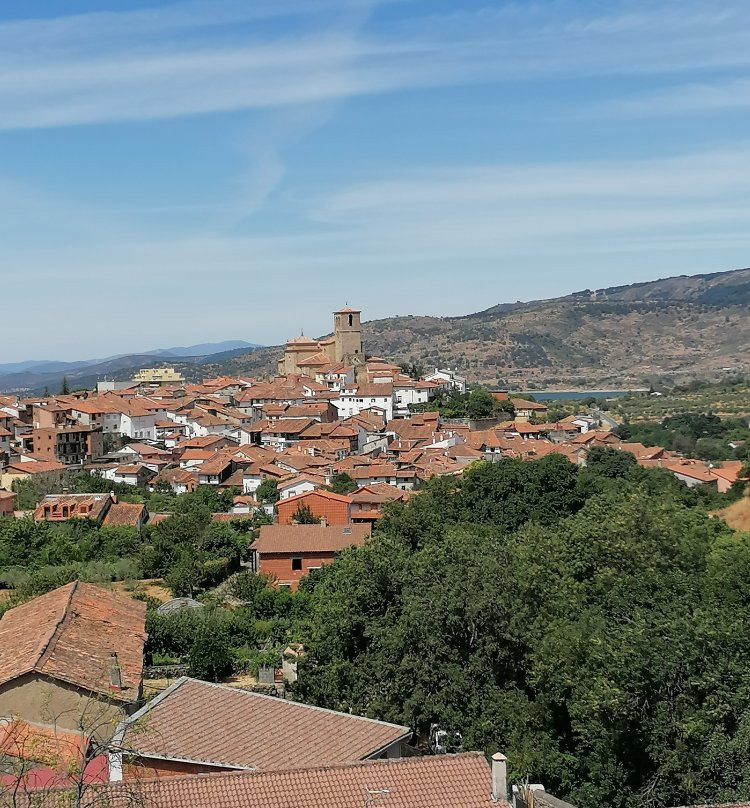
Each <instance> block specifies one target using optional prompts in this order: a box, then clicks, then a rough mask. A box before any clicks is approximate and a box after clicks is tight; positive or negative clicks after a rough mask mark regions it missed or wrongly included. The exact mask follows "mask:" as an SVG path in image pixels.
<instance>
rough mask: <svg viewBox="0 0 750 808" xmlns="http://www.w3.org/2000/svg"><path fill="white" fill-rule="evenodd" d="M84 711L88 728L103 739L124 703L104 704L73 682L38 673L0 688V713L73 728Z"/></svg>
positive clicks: (119, 717)
mask: <svg viewBox="0 0 750 808" xmlns="http://www.w3.org/2000/svg"><path fill="white" fill-rule="evenodd" d="M84 714H85V715H86V716H87V718H86V719H85V720H84V724H85V725H86V729H87V731H89V732H90V734H92V735H94V736H95V737H96V738H98V739H99V740H104V739H106V738H108V737H111V736H112V734H113V733H114V731H115V728H116V727H117V724H118V723H119V722H120V721H122V719H123V718H124V717H125V705H118V704H107V703H106V701H104V700H99V699H96V698H94V697H92V696H91V695H90V694H88V693H86V692H85V691H82V690H79V689H78V688H76V687H75V686H74V685H70V684H68V683H66V682H61V681H59V680H53V679H49V678H47V677H44V676H39V675H38V674H27V675H25V676H20V677H19V678H17V679H14V680H13V681H11V682H7V683H6V684H4V685H2V686H1V687H0V716H16V717H18V718H23V719H25V720H26V721H31V722H35V723H38V724H54V725H55V726H58V727H60V728H62V729H69V730H73V731H76V730H78V729H79V725H80V721H81V716H82V715H84Z"/></svg>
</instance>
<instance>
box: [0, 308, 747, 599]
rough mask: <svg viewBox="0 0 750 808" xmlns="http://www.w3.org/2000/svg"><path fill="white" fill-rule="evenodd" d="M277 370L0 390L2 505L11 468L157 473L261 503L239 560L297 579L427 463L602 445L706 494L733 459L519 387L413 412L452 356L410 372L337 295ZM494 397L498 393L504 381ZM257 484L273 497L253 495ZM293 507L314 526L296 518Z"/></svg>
mask: <svg viewBox="0 0 750 808" xmlns="http://www.w3.org/2000/svg"><path fill="white" fill-rule="evenodd" d="M279 370H280V371H282V375H279V376H276V377H274V378H272V379H270V380H269V379H265V380H259V379H253V378H227V377H222V378H215V379H206V380H204V381H203V382H202V383H200V384H183V383H168V384H163V383H158V382H153V381H151V382H147V383H144V382H138V383H133V384H123V385H118V386H117V389H113V385H111V384H110V383H105V384H104V385H102V388H103V389H101V390H97V391H80V392H75V393H71V394H67V395H57V396H46V397H38V398H25V399H22V398H18V397H16V396H0V515H3V514H5V515H12V514H13V513H14V512H15V511H14V502H13V494H12V493H11V488H12V485H13V482H14V481H15V480H21V479H28V478H34V477H40V476H41V477H43V478H45V479H50V478H51V480H52V482H53V485H52V486H51V487H54V478H55V477H56V476H57V477H60V478H62V476H63V475H64V473H65V472H66V471H67V470H70V469H83V470H86V471H89V472H91V473H93V474H97V475H99V476H101V477H102V478H104V479H105V480H108V481H111V482H112V483H118V484H124V485H132V486H140V487H148V488H150V489H152V490H153V488H154V487H155V486H168V487H169V488H171V490H172V491H173V492H174V493H175V494H182V493H186V492H191V491H194V490H195V489H196V488H197V487H198V486H201V485H208V486H217V487H218V488H224V489H230V490H232V491H233V492H235V497H234V505H233V507H232V508H231V511H230V512H228V513H224V514H215V515H214V518H215V519H217V520H223V521H229V520H232V519H241V518H246V517H249V516H252V515H253V514H254V513H255V512H256V511H258V510H265V511H266V512H267V513H268V514H269V515H272V516H275V517H276V522H277V524H275V525H272V526H268V527H265V528H263V530H262V531H261V535H260V537H259V538H258V539H257V541H256V543H255V545H254V546H253V547H252V548H251V563H252V564H253V566H254V568H255V569H257V570H260V571H263V572H268V573H269V574H271V575H273V576H274V577H275V578H276V579H277V580H278V581H279V583H280V584H281V585H288V586H290V587H292V588H295V587H296V585H297V582H298V581H299V578H300V577H301V576H302V575H304V574H306V573H307V572H308V571H309V570H310V569H314V568H316V567H318V566H320V565H321V564H322V563H326V561H328V560H330V559H331V558H332V557H333V555H335V553H336V552H338V551H340V550H341V549H342V548H343V547H345V546H348V545H350V544H355V545H356V544H360V543H361V542H362V541H364V538H365V536H366V535H368V534H369V532H370V530H371V529H372V527H373V525H374V524H375V523H376V522H377V520H378V519H379V518H380V517H381V516H382V514H383V509H384V507H385V506H386V505H388V504H389V503H391V502H394V501H404V500H406V499H408V498H409V497H410V496H412V495H413V494H414V492H415V491H417V490H418V489H419V487H420V486H421V485H422V484H423V483H424V482H425V481H426V480H428V479H430V478H431V477H433V476H436V475H440V476H443V475H455V476H458V475H461V474H463V472H464V470H465V469H466V468H467V467H468V466H469V465H471V464H472V463H476V462H479V461H483V462H498V461H500V460H502V459H505V458H517V459H521V460H528V461H533V460H536V459H539V458H542V457H545V456H546V455H549V454H560V455H562V456H563V457H565V458H567V459H568V460H569V461H570V462H571V463H575V464H577V465H585V464H586V459H587V456H588V454H589V452H590V451H591V449H592V448H594V447H602V446H603V447H611V448H614V449H618V450H621V451H625V452H630V453H631V454H632V455H633V456H634V457H635V460H636V462H637V463H638V464H639V465H642V466H658V467H662V468H665V469H666V470H668V471H669V472H671V473H672V474H674V475H675V476H676V477H677V478H679V479H680V480H682V481H684V482H685V483H686V484H687V485H689V486H695V485H710V486H713V487H715V488H716V489H717V490H718V491H719V492H723V491H726V490H727V489H728V488H729V487H730V486H731V485H732V484H733V482H734V481H735V480H736V479H737V477H738V475H739V474H740V471H741V464H740V463H739V462H734V463H733V462H728V463H724V464H723V465H721V466H712V465H708V464H706V463H703V462H701V461H699V460H694V459H689V458H684V457H680V456H677V455H676V454H674V453H671V452H669V451H667V450H665V449H663V448H660V447H655V446H643V445H641V444H638V443H630V442H624V441H622V440H620V439H619V438H618V437H617V436H616V435H615V434H613V433H612V432H611V431H607V430H604V429H602V428H601V427H600V425H599V423H598V422H597V421H596V420H595V419H594V418H591V417H589V416H587V415H580V416H573V415H571V416H568V417H566V418H563V419H561V420H558V421H555V422H549V421H548V420H547V417H548V411H547V407H546V405H544V404H543V403H539V402H534V401H526V400H523V399H517V398H514V399H511V401H510V403H511V405H512V412H513V417H512V419H509V420H505V421H503V420H501V419H498V418H489V419H482V420H480V421H474V420H470V419H445V418H442V417H441V416H440V415H439V413H438V412H430V411H423V412H419V413H412V412H411V410H410V406H411V405H415V404H419V405H427V408H428V407H429V402H430V400H431V399H432V398H434V397H436V396H438V395H441V394H443V393H446V392H464V391H465V390H466V382H465V380H464V379H463V378H462V377H460V376H458V375H457V374H456V373H455V372H454V371H451V370H435V371H434V372H433V373H430V374H427V375H425V376H424V377H422V378H420V379H413V378H411V377H409V376H408V375H406V374H405V373H403V372H402V370H401V368H400V367H398V366H396V365H393V364H389V363H388V362H386V361H385V360H382V359H380V358H377V357H366V356H365V354H364V351H363V348H362V339H361V326H360V315H359V312H358V311H356V310H354V309H350V308H344V309H341V310H339V311H337V312H335V313H334V334H333V336H332V337H330V338H328V339H325V340H321V341H315V340H311V339H309V338H307V337H303V336H301V337H297V338H295V339H293V340H290V341H289V342H288V343H287V346H286V350H285V353H284V357H283V358H282V359H281V360H280V362H279ZM493 396H494V397H495V398H497V399H500V400H503V399H507V398H508V394H507V393H506V392H503V391H496V392H494V393H493ZM420 409H426V408H425V407H424V406H422V407H420ZM342 475H346V477H345V478H344V477H342ZM337 478H338V479H347V478H348V485H349V488H351V490H350V491H349V492H348V493H334V491H332V490H329V489H330V487H331V485H332V483H333V482H334V481H335V480H336V479H337ZM268 482H272V483H273V484H274V485H273V486H272V487H273V488H274V491H275V492H276V494H277V496H278V502H274V500H275V499H276V496H274V497H273V498H268V497H266V496H261V494H263V492H264V489H263V488H261V486H263V485H264V484H266V483H268ZM48 487H50V486H48ZM267 488H268V486H267V485H266V486H265V489H266V491H267ZM301 512H304V513H309V514H310V515H312V516H313V517H314V518H315V519H316V520H317V521H318V522H319V524H317V525H315V526H314V528H311V527H309V526H304V525H299V524H296V523H297V522H299V521H300V519H299V514H300V513H301ZM34 516H35V518H37V519H45V520H48V521H57V520H65V519H71V518H88V519H95V520H97V521H98V522H100V523H102V524H108V525H118V526H130V527H134V528H136V529H140V528H141V527H142V526H143V525H144V524H145V523H146V522H147V521H150V522H151V523H155V522H157V521H159V520H162V519H164V518H168V516H169V514H149V513H147V512H146V510H145V508H144V507H143V506H138V505H131V504H128V503H122V502H117V499H116V497H115V496H114V495H102V494H90V495H71V494H67V493H62V494H58V495H51V496H49V497H46V498H45V499H44V500H43V501H42V502H41V503H39V506H38V507H37V509H36V511H35V514H34ZM302 527H306V529H305V530H302V529H301V528H302ZM295 537H297V538H295Z"/></svg>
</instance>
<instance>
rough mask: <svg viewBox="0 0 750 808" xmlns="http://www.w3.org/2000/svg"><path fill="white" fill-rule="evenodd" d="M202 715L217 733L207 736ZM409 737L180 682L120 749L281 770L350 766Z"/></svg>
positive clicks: (150, 708) (401, 730) (367, 722)
mask: <svg viewBox="0 0 750 808" xmlns="http://www.w3.org/2000/svg"><path fill="white" fill-rule="evenodd" d="M207 716H211V721H212V723H214V724H215V725H216V726H220V727H221V732H206V731H205V726H206V717H207ZM410 737H411V730H410V729H409V728H408V727H402V726H398V725H396V724H387V723H385V722H382V721H374V720H372V719H369V718H360V717H358V716H353V715H349V714H348V713H340V712H334V711H332V710H324V709H321V708H320V707H312V706H309V705H306V704H301V703H299V702H293V701H287V700H285V699H280V698H277V697H275V696H264V695H261V694H258V693H251V692H248V691H244V690H238V689H236V688H231V687H227V686H225V685H215V684H210V683H208V682H200V681H198V680H196V679H188V678H185V677H183V678H182V679H178V680H177V682H175V684H174V685H172V686H171V687H170V688H168V689H167V690H166V691H164V693H162V694H161V696H159V697H157V698H156V699H154V700H153V701H152V702H151V703H150V704H147V705H146V706H145V707H144V708H143V709H142V710H140V711H139V712H138V713H136V714H135V715H134V716H133V718H132V719H130V720H129V721H128V726H127V727H126V730H125V734H124V737H123V747H124V748H125V749H126V750H128V751H129V752H132V753H136V754H138V755H139V756H140V757H157V758H167V759H179V760H183V761H195V762H204V763H211V764H215V765H223V766H227V767H230V768H231V767H234V768H253V769H257V770H260V771H281V770H285V769H299V768H304V767H305V766H312V765H316V764H317V765H322V766H335V765H342V764H345V763H354V762H355V761H358V760H363V759H365V758H367V757H370V756H372V755H375V754H377V753H379V752H380V751H381V750H383V749H384V748H386V747H388V746H390V745H391V744H393V743H395V742H397V741H399V740H402V739H403V740H408V739H409V738H410Z"/></svg>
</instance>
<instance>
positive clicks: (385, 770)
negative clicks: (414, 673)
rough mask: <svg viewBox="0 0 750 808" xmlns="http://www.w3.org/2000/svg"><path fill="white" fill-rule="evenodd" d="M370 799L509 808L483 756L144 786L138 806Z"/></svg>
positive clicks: (111, 789) (395, 806) (300, 807)
mask: <svg viewBox="0 0 750 808" xmlns="http://www.w3.org/2000/svg"><path fill="white" fill-rule="evenodd" d="M98 796H99V800H100V802H101V797H102V795H98ZM370 797H371V801H370V804H372V805H373V806H380V805H382V806H383V808H508V803H507V802H493V800H492V797H491V774H490V767H489V764H488V763H487V761H486V759H485V758H484V756H483V755H482V754H480V753H479V752H468V753H463V754H460V755H439V756H426V757H408V758H400V759H397V760H373V761H365V762H361V763H354V764H351V765H348V766H328V767H320V768H308V769H297V770H292V771H281V772H259V773H255V774H254V773H250V772H230V773H223V774H203V775H197V776H178V777H164V778H161V779H159V780H147V781H142V782H140V783H139V784H138V799H141V798H142V799H143V800H144V801H145V804H147V805H148V806H149V808H208V806H210V807H211V808H238V806H242V808H361V806H365V805H367V804H368V802H367V800H368V799H370ZM45 804H46V803H45ZM59 804H60V805H61V804H62V803H59ZM106 804H107V805H109V806H110V807H111V808H127V806H130V805H132V804H133V790H132V783H131V784H129V783H127V782H125V783H121V784H110V785H109V786H108V787H107V795H106ZM55 808H57V805H55Z"/></svg>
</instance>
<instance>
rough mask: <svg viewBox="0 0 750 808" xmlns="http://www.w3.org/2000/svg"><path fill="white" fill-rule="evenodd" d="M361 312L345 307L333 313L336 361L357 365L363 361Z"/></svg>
mask: <svg viewBox="0 0 750 808" xmlns="http://www.w3.org/2000/svg"><path fill="white" fill-rule="evenodd" d="M361 314H362V312H361V311H358V310H357V309H352V308H349V307H348V306H346V307H345V308H343V309H339V310H338V311H335V312H334V313H333V334H334V339H335V342H336V361H337V362H346V363H347V364H349V365H358V364H360V363H362V362H364V361H365V357H364V351H363V350H362V323H361V320H360V316H361Z"/></svg>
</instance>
